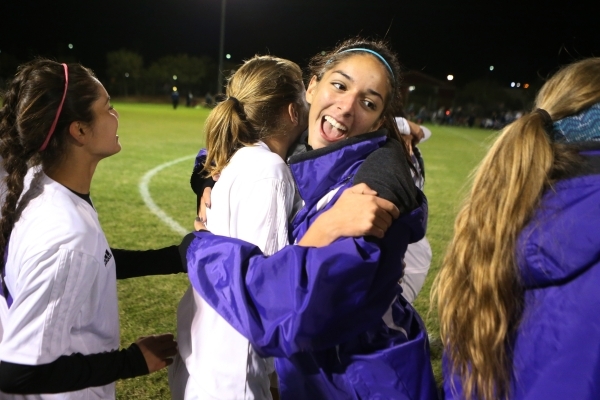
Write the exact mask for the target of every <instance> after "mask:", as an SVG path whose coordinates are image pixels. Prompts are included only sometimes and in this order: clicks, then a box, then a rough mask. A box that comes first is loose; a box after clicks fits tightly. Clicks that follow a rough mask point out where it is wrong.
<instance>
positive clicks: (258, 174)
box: [221, 142, 292, 181]
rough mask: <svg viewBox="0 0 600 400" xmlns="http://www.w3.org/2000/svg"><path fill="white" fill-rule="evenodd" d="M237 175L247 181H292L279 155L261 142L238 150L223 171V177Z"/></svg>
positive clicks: (287, 168)
mask: <svg viewBox="0 0 600 400" xmlns="http://www.w3.org/2000/svg"><path fill="white" fill-rule="evenodd" d="M225 174H228V175H231V174H235V175H236V176H238V177H243V179H244V180H246V181H258V180H262V179H277V180H285V181H289V180H291V179H292V176H291V173H290V171H289V167H288V166H287V164H286V163H285V161H283V159H282V158H281V157H279V156H278V155H277V154H275V153H273V152H271V150H269V148H268V147H267V145H265V144H264V143H262V142H259V143H258V144H257V145H255V146H248V147H244V148H242V149H240V150H238V151H237V152H236V153H235V154H234V155H233V157H232V158H231V162H230V163H229V164H228V165H227V167H226V168H225V169H224V170H223V174H222V175H221V178H222V177H223V175H225Z"/></svg>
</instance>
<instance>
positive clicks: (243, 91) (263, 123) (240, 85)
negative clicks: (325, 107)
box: [205, 56, 307, 176]
mask: <svg viewBox="0 0 600 400" xmlns="http://www.w3.org/2000/svg"><path fill="white" fill-rule="evenodd" d="M226 95H227V98H226V99H225V100H224V101H223V102H221V103H219V104H218V105H217V106H216V107H215V108H214V109H213V110H212V111H211V113H210V115H209V116H208V118H207V119H206V123H205V132H206V147H207V150H208V155H207V157H206V162H205V171H207V172H208V173H210V174H211V175H213V176H214V175H216V174H219V173H220V172H221V171H222V170H223V168H224V167H225V166H226V165H227V163H228V162H229V160H230V159H231V157H232V156H233V154H234V153H235V152H236V151H237V150H238V149H239V148H241V147H243V146H248V145H251V144H254V143H256V142H257V141H259V140H261V139H264V138H265V137H268V136H273V135H274V134H281V133H282V132H280V131H281V130H282V128H283V127H282V126H280V123H281V112H282V110H283V109H285V108H286V107H287V106H288V105H289V104H290V103H293V104H295V105H296V106H297V108H298V109H297V111H298V114H299V115H298V117H299V120H300V121H302V120H305V119H306V113H307V105H306V100H305V98H304V84H303V83H302V70H301V69H300V67H299V66H298V65H297V64H295V63H293V62H292V61H289V60H285V59H282V58H277V57H273V56H254V57H253V58H251V59H250V60H248V61H246V62H245V63H244V64H243V65H242V66H241V67H240V68H239V69H238V70H237V71H236V72H235V73H234V74H233V75H232V76H231V77H230V78H229V81H228V82H227V89H226Z"/></svg>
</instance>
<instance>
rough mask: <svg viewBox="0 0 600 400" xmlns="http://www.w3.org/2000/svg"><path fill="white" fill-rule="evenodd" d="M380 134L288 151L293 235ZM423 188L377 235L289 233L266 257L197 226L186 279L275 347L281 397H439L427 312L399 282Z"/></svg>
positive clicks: (346, 182) (259, 342)
mask: <svg viewBox="0 0 600 400" xmlns="http://www.w3.org/2000/svg"><path fill="white" fill-rule="evenodd" d="M385 143H386V138H385V136H384V135H381V134H379V135H371V136H368V137H365V138H361V139H358V140H348V141H347V144H346V143H344V144H341V145H340V146H336V147H335V148H332V149H328V150H327V151H324V152H319V151H314V152H311V153H307V155H308V156H306V155H304V156H303V157H302V160H301V161H298V162H294V161H292V162H291V163H290V167H291V170H292V174H293V175H294V178H295V179H296V182H297V184H298V186H299V190H300V193H301V195H302V197H303V199H304V200H305V202H306V206H305V207H304V208H303V209H302V210H301V211H300V212H299V213H298V215H297V216H296V217H295V219H294V221H293V224H292V229H290V231H291V232H292V235H293V236H294V237H293V239H296V238H299V237H301V236H302V235H303V234H304V233H305V231H306V229H307V227H308V226H309V225H310V222H311V221H313V220H314V218H316V216H318V215H319V214H320V212H322V211H323V210H321V211H316V208H315V204H316V202H317V201H318V200H319V199H320V198H321V197H323V195H325V194H327V193H328V192H329V191H330V190H332V189H335V188H338V187H341V189H340V190H339V191H338V193H337V194H336V196H334V198H333V199H332V201H330V203H329V204H328V206H327V207H326V208H328V207H330V206H331V205H332V204H333V203H334V202H335V200H336V199H337V197H338V196H339V194H341V192H342V190H343V189H344V188H345V187H347V186H350V185H352V183H353V179H352V178H353V177H354V176H355V174H357V172H358V171H359V170H360V167H361V165H362V164H363V162H364V160H365V158H366V157H367V156H368V155H370V154H372V153H374V152H376V151H378V150H379V149H380V148H381V147H382V146H384V145H385ZM312 154H314V156H312ZM408 177H409V179H410V173H409V175H408ZM411 182H412V181H411ZM420 199H421V203H420V206H419V207H417V208H416V209H414V210H412V211H410V212H407V213H405V214H404V215H403V216H402V217H400V218H399V219H397V220H396V221H395V222H394V223H393V225H392V227H391V228H390V229H389V231H388V232H387V233H386V236H385V238H384V239H382V240H376V239H372V238H342V239H339V240H337V241H336V242H334V243H332V244H331V245H329V246H327V247H323V248H306V247H301V246H293V245H290V246H287V247H285V248H284V249H282V250H280V251H279V252H277V253H275V254H274V255H272V256H271V257H265V256H263V255H262V253H261V252H260V250H259V249H258V248H257V247H256V246H253V245H251V244H249V243H246V242H243V241H240V240H237V239H232V238H225V237H219V236H215V235H212V234H210V233H207V232H196V233H195V234H194V235H195V238H194V240H192V242H191V244H190V246H189V247H188V250H187V260H188V275H189V278H190V281H191V282H192V285H193V287H194V289H195V290H196V291H197V292H198V293H199V294H200V295H201V296H202V297H203V298H205V299H206V301H207V302H208V303H209V304H210V305H211V306H212V307H214V308H215V309H216V310H217V311H218V312H219V314H220V315H221V316H223V317H224V318H225V319H226V320H227V321H228V322H229V323H230V324H231V325H232V326H233V327H234V328H235V329H237V330H238V331H239V332H240V333H242V334H243V335H244V336H245V337H247V338H248V339H249V340H250V341H251V342H252V344H253V345H254V347H255V349H256V350H257V352H259V353H260V354H261V355H263V356H274V357H277V359H276V368H277V372H278V375H279V380H280V391H281V395H282V398H284V399H285V398H290V399H311V400H312V399H366V398H393V399H436V398H437V394H436V389H435V382H434V379H433V373H432V370H431V364H430V361H429V346H428V341H427V334H426V332H425V329H424V325H423V322H422V321H421V319H420V318H419V316H418V315H417V313H416V311H415V310H414V309H413V308H412V306H411V305H410V304H407V303H406V302H405V301H404V300H403V299H402V297H401V296H399V294H400V290H401V289H400V286H399V285H398V284H397V282H398V280H399V279H400V277H401V276H402V272H403V264H402V258H403V255H404V252H405V250H406V246H407V245H408V243H411V242H414V241H417V240H419V239H420V238H422V237H423V235H424V230H425V225H426V215H427V204H426V202H425V200H424V197H422V196H421V197H420ZM390 304H391V306H390ZM384 314H385V316H384ZM382 316H384V318H382ZM384 320H385V321H384Z"/></svg>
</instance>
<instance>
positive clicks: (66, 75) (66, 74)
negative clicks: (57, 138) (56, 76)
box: [40, 63, 69, 151]
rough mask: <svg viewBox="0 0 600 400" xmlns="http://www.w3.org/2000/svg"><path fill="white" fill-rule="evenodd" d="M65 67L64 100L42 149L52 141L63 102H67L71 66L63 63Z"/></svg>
mask: <svg viewBox="0 0 600 400" xmlns="http://www.w3.org/2000/svg"><path fill="white" fill-rule="evenodd" d="M62 66H63V68H64V69H65V91H64V92H63V96H62V100H61V101H60V105H59V106H58V110H57V111H56V117H54V122H52V126H51V127H50V131H49V132H48V136H46V140H44V143H42V147H40V151H44V150H45V149H46V146H48V142H50V138H51V137H52V134H53V133H54V129H56V124H57V123H58V117H59V116H60V112H61V111H62V108H63V104H64V103H65V98H66V97H67V88H68V87H69V68H67V64H64V63H63V64H62Z"/></svg>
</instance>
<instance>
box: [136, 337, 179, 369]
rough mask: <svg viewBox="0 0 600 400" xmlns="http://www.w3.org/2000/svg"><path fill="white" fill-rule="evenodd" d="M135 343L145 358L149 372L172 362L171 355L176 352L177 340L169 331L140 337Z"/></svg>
mask: <svg viewBox="0 0 600 400" xmlns="http://www.w3.org/2000/svg"><path fill="white" fill-rule="evenodd" d="M135 343H136V344H137V345H138V347H139V348H140V350H141V352H142V355H143V356H144V359H145V360H146V364H147V365H148V371H149V372H154V371H158V370H159V369H162V368H165V367H166V366H167V365H170V364H171V363H172V362H173V361H172V360H171V357H173V356H175V354H177V342H176V341H175V340H174V337H173V335H172V334H170V333H166V334H162V335H153V336H146V337H141V338H139V339H138V340H137V341H136V342H135Z"/></svg>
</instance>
